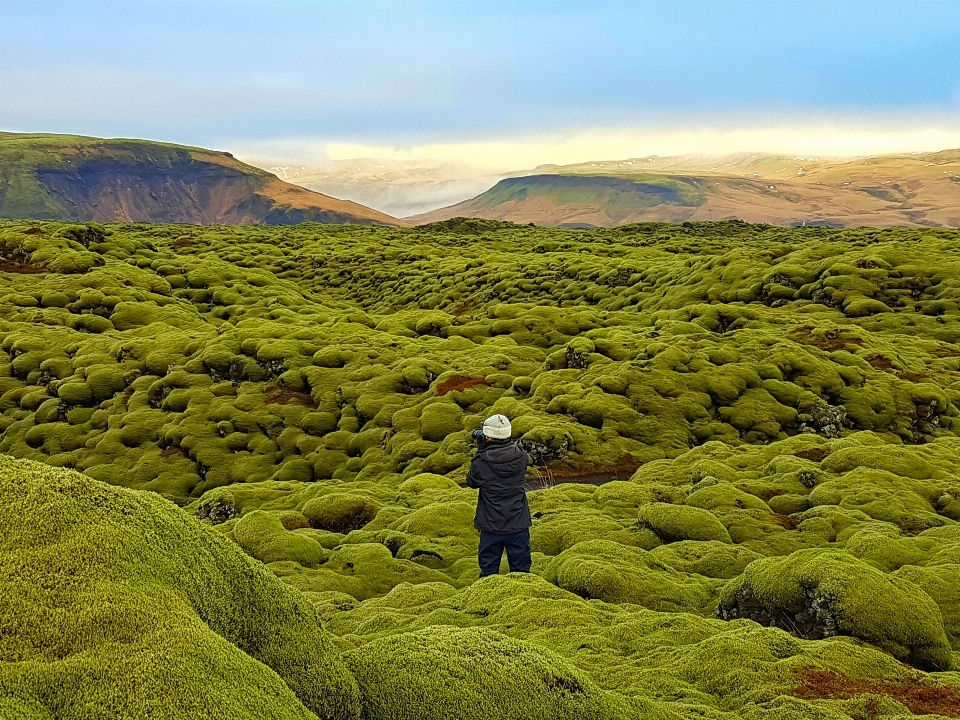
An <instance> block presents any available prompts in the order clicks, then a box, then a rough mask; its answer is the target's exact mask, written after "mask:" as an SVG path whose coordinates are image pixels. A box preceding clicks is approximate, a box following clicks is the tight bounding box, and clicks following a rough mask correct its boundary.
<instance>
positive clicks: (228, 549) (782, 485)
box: [0, 219, 960, 720]
mask: <svg viewBox="0 0 960 720" xmlns="http://www.w3.org/2000/svg"><path fill="white" fill-rule="evenodd" d="M958 303H960V232H958V231H952V230H941V229H910V230H905V229H899V230H898V229H889V230H875V229H869V228H861V229H828V228H817V227H806V228H793V229H785V228H777V227H771V226H763V225H748V224H744V223H740V222H719V223H694V224H690V223H685V224H683V225H666V224H643V225H631V226H624V227H621V228H617V229H612V230H605V229H604V230H601V229H589V230H562V229H546V228H539V227H531V226H519V225H512V224H509V223H501V222H495V221H479V220H463V219H455V220H451V221H447V222H444V223H437V224H434V225H428V226H421V227H419V228H413V229H393V228H368V227H358V226H326V225H314V224H305V225H299V226H293V227H284V228H261V227H244V228H239V227H205V228H199V227H191V226H181V225H136V224H134V225H130V224H125V225H120V224H118V225H106V226H100V225H95V224H88V225H71V224H64V223H56V222H43V223H36V222H34V223H31V222H9V221H7V222H4V223H2V224H0V718H4V720H7V719H8V718H10V719H12V718H29V719H34V720H41V719H42V720H54V719H55V720H72V719H75V718H76V719H80V718H84V719H85V718H130V719H134V718H147V717H149V718H171V719H178V720H179V719H181V718H190V719H193V718H197V719H199V718H215V719H220V718H223V719H224V720H226V719H227V718H231V719H232V718H318V717H319V718H337V719H341V718H342V719H348V718H349V719H360V718H363V719H364V720H407V719H409V720H441V719H444V718H459V719H464V720H474V719H476V720H479V719H481V718H483V719H484V720H487V719H494V720H496V719H501V720H508V719H511V720H512V719H515V718H522V719H536V720H552V719H554V718H558V719H563V718H569V719H571V720H572V719H578V720H579V719H583V720H593V719H595V718H601V719H602V718H608V719H610V720H617V719H620V718H624V719H633V718H636V719H638V720H639V719H645V720H661V719H663V720H679V719H686V718H699V719H709V720H714V719H715V720H741V719H745V720H768V719H769V720H806V719H808V718H812V719H821V720H834V719H836V720H869V719H872V718H907V717H913V716H916V715H927V716H934V717H960V674H958V672H960V470H958V454H960V411H958V408H960V313H958ZM492 413H502V414H504V415H506V416H507V417H508V418H510V420H511V421H512V424H513V433H514V439H515V440H517V441H518V442H519V443H520V444H521V445H522V446H523V447H524V448H525V449H526V450H527V451H528V452H529V455H530V457H531V462H532V464H533V466H534V467H532V468H531V470H530V473H529V477H528V480H529V486H530V488H531V489H530V493H529V496H528V497H529V500H530V505H531V510H532V512H533V515H534V525H533V528H532V529H531V539H532V547H533V570H532V572H531V573H530V574H508V573H507V569H506V567H504V568H503V569H502V573H503V574H501V575H499V576H493V577H489V578H485V579H483V580H478V575H479V569H478V566H477V560H476V548H477V542H478V534H477V532H476V531H475V530H474V528H473V522H472V521H473V512H474V508H475V504H476V491H475V490H471V489H469V488H466V487H464V485H463V482H464V478H465V475H466V469H467V466H468V464H469V461H470V457H471V454H472V451H473V447H472V444H471V441H470V433H471V431H472V430H474V429H476V428H478V427H479V426H480V424H481V423H482V421H483V420H484V419H485V418H486V417H487V416H488V415H490V414H492Z"/></svg>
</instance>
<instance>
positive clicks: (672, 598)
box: [544, 540, 717, 613]
mask: <svg viewBox="0 0 960 720" xmlns="http://www.w3.org/2000/svg"><path fill="white" fill-rule="evenodd" d="M544 577H545V578H546V579H547V580H549V581H550V582H552V583H555V584H556V585H557V586H558V587H561V588H563V589H564V590H568V591H570V592H572V593H574V594H575V595H579V596H580V597H583V598H588V599H590V598H596V599H598V600H604V601H605V602H612V603H634V604H637V605H643V606H644V607H648V608H651V609H652V610H660V611H665V612H677V611H687V612H695V613H700V612H702V611H703V609H704V608H705V607H706V606H707V605H709V604H710V601H711V599H712V593H713V591H714V590H715V588H716V585H717V583H715V582H712V581H710V580H708V579H706V578H702V577H701V578H698V577H694V576H691V575H688V574H684V573H681V572H678V571H676V570H674V569H673V568H671V567H670V566H668V565H666V564H664V563H663V562H661V561H659V560H658V559H656V556H654V555H653V553H648V552H646V551H645V550H641V549H640V548H635V547H627V546H624V545H620V544H619V543H615V542H611V541H609V540H592V541H588V542H582V543H579V544H577V545H574V546H573V547H572V548H570V549H569V550H565V551H564V552H562V553H560V554H559V555H558V556H557V557H555V558H553V559H552V560H551V561H550V564H549V565H547V567H546V569H545V571H544Z"/></svg>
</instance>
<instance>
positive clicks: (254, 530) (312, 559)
mask: <svg viewBox="0 0 960 720" xmlns="http://www.w3.org/2000/svg"><path fill="white" fill-rule="evenodd" d="M233 536H234V537H235V538H236V540H237V542H238V543H239V544H240V547H242V548H243V549H244V551H246V552H247V553H249V554H250V555H251V556H253V557H255V558H256V559H257V560H259V561H261V562H265V563H272V562H279V561H284V560H289V561H292V562H295V563H299V564H300V565H303V566H304V567H316V566H318V565H320V564H321V563H322V562H323V561H324V558H325V553H324V550H323V548H322V547H321V546H320V544H319V543H318V542H317V541H316V540H313V539H311V538H309V537H304V536H303V535H297V534H295V533H292V532H289V531H288V530H287V529H286V528H285V527H284V525H283V522H282V519H281V518H280V517H278V516H277V515H274V514H272V513H268V512H265V511H263V510H255V511H253V512H252V513H248V514H247V515H244V516H243V517H242V518H240V520H239V521H237V523H236V524H235V525H234V526H233Z"/></svg>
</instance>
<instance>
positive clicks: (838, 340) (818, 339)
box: [790, 325, 863, 352]
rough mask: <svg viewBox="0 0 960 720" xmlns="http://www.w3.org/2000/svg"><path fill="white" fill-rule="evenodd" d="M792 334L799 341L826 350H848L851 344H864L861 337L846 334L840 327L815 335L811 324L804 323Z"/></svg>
mask: <svg viewBox="0 0 960 720" xmlns="http://www.w3.org/2000/svg"><path fill="white" fill-rule="evenodd" d="M790 335H791V336H792V337H793V339H794V340H795V341H796V342H798V343H803V344H805V345H813V346H814V347H818V348H820V349H821V350H825V351H826V352H833V351H834V350H847V349H848V348H849V347H850V346H859V345H863V340H862V339H861V338H858V337H850V336H848V335H846V334H845V331H843V330H840V329H836V330H827V331H826V332H825V333H823V334H822V335H819V334H818V335H814V334H813V328H812V327H811V326H809V325H804V326H802V327H798V328H797V329H796V330H793V331H792V332H791V333H790Z"/></svg>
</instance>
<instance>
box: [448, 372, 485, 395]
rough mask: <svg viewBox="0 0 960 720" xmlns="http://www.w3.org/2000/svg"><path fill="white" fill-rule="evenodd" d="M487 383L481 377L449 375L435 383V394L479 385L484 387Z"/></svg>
mask: <svg viewBox="0 0 960 720" xmlns="http://www.w3.org/2000/svg"><path fill="white" fill-rule="evenodd" d="M488 384H489V383H487V381H486V379H485V378H482V377H471V376H469V375H451V376H450V377H448V378H447V379H446V380H444V381H443V382H440V383H437V395H446V394H447V393H448V392H453V391H455V390H469V389H470V388H473V387H477V386H480V385H482V386H484V387H486V386H487V385H488Z"/></svg>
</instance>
